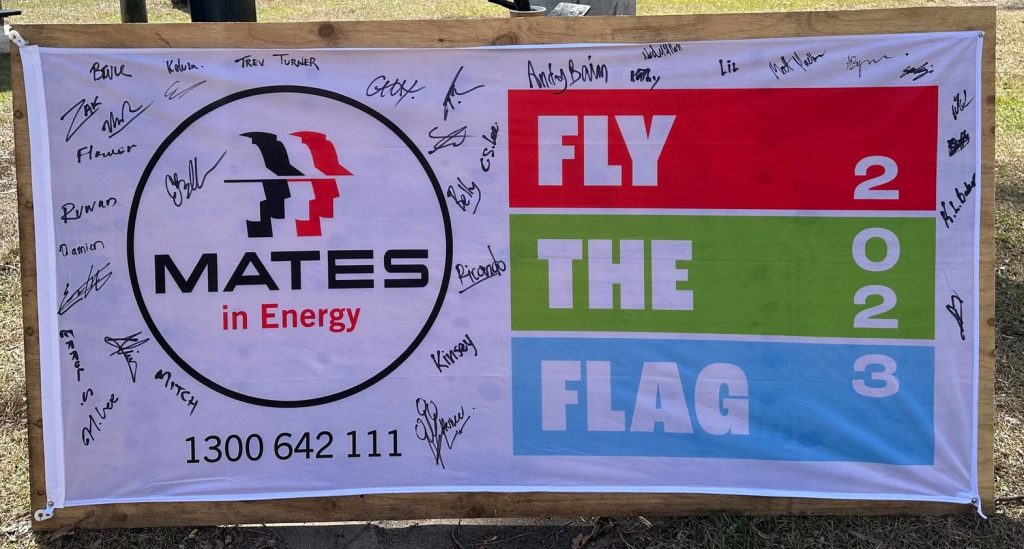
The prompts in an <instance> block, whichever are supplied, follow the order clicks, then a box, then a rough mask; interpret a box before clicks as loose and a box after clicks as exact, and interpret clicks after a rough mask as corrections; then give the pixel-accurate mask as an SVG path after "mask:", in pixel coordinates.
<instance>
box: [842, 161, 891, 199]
mask: <svg viewBox="0 0 1024 549" xmlns="http://www.w3.org/2000/svg"><path fill="white" fill-rule="evenodd" d="M873 166H881V167H882V174H881V175H879V176H876V177H872V178H871V179H866V180H864V181H862V182H861V183H860V185H857V188H856V189H854V190H853V198H854V200H899V198H900V191H899V189H878V188H877V187H879V186H881V185H885V184H886V183H888V182H890V181H892V180H893V179H896V175H897V174H899V171H900V170H899V167H898V166H897V165H896V161H895V160H893V159H891V158H889V157H888V156H866V157H864V158H862V159H861V160H860V162H857V166H855V167H854V169H853V174H854V175H861V176H863V175H867V174H868V168H871V167H873Z"/></svg>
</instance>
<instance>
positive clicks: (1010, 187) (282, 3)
mask: <svg viewBox="0 0 1024 549" xmlns="http://www.w3.org/2000/svg"><path fill="white" fill-rule="evenodd" d="M950 3H958V4H988V3H992V2H991V1H986V2H978V1H967V2H938V1H928V0H924V1H904V2H896V1H891V0H867V1H860V0H855V1H814V0H789V1H785V0H766V1H762V2H759V1H757V0H638V11H639V13H640V14H642V15H651V14H678V13H713V12H737V11H745V12H750V11H782V10H793V11H795V10H808V9H852V8H866V7H894V6H910V5H918V6H919V5H946V4H950ZM996 3H997V4H998V5H999V7H1000V8H1001V9H1000V11H999V23H998V24H999V29H998V34H999V43H998V50H997V83H996V91H997V103H996V105H997V106H996V119H997V126H998V129H997V138H996V179H997V189H996V202H997V204H996V368H997V370H996V422H995V453H996V455H995V462H996V496H997V498H998V501H997V506H996V509H995V510H991V509H990V510H989V516H990V517H991V519H990V520H989V521H987V522H986V521H982V520H980V519H978V518H976V517H973V516H950V517H797V516H781V517H722V516H712V517H683V518H670V519H663V520H657V521H654V522H653V523H648V522H646V521H643V520H640V519H636V518H622V519H615V520H608V519H600V520H582V519H579V520H576V521H572V522H569V523H566V524H564V525H563V526H562V527H560V528H557V529H556V528H551V529H550V530H543V529H541V528H540V527H537V528H535V529H534V530H533V531H526V532H525V533H521V534H519V533H516V532H520V531H521V530H515V531H514V530H512V529H506V530H504V531H500V532H499V533H498V534H496V535H493V536H491V537H489V538H482V537H481V538H479V539H478V538H473V537H472V536H470V535H468V534H466V532H467V530H460V529H458V528H457V527H450V526H439V527H436V528H446V529H451V539H452V540H459V539H460V538H459V537H458V536H460V535H461V541H460V543H461V544H462V545H465V546H467V547H469V546H472V545H473V544H474V543H475V544H477V545H497V544H499V543H501V544H502V545H501V547H502V548H507V547H537V546H561V547H567V546H569V545H570V544H572V542H573V540H574V539H575V540H577V541H578V542H586V543H587V545H588V547H607V546H625V545H626V544H627V543H628V544H629V545H631V546H650V547H665V548H668V547H688V546H691V545H697V546H701V547H762V546H784V547H831V546H849V545H856V546H872V547H885V546H910V547H919V546H929V547H1014V546H1020V545H1021V540H1024V501H1022V499H1024V498H1021V497H1020V496H1022V495H1024V315H1021V311H1022V310H1024V2H1021V1H1019V0H998V1H996ZM257 5H258V13H259V17H260V20H261V21H309V20H330V19H339V20H345V19H348V20H356V19H384V18H387V19H437V18H466V17H491V16H501V15H503V13H502V10H501V9H500V8H497V7H495V6H493V5H491V4H488V3H486V2H484V0H447V1H445V2H440V1H436V2H412V1H408V0H406V1H399V0H377V1H373V2H370V1H366V0H333V1H330V0H315V1H314V0H306V1H301V2H300V1H296V0H258V1H257ZM5 7H7V8H16V9H22V10H23V11H24V12H25V13H24V15H23V16H21V17H19V18H18V19H16V20H14V21H15V22H16V23H72V22H89V23H114V22H118V20H119V11H118V2H117V1H116V0H22V1H14V0H8V1H7V2H6V5H5ZM149 17H150V21H153V22H185V21H187V20H188V16H187V15H186V14H184V13H182V12H181V11H178V10H175V9H173V8H171V7H170V2H169V0H149ZM9 79H10V76H9V59H8V56H6V55H5V56H0V494H2V496H0V546H5V547H26V546H56V547H104V548H105V547H151V546H152V547H222V546H224V545H230V546H232V547H234V546H242V547H271V546H279V545H281V544H284V541H285V540H284V539H283V538H282V537H281V534H282V533H283V532H284V530H283V529H264V528H236V527H229V528H199V529H189V528H185V529H182V528H158V529H146V530H108V531H88V532H69V531H60V532H57V533H54V534H43V535H39V536H36V535H33V534H32V533H31V532H30V530H29V524H30V522H29V521H30V519H29V499H28V459H27V443H26V439H27V436H26V432H25V422H26V419H25V418H26V416H25V403H24V397H23V395H24V393H25V381H24V372H23V362H24V349H23V347H22V332H21V297H20V296H21V293H20V262H19V259H18V253H19V251H18V241H17V219H16V209H15V205H16V197H15V193H14V188H15V182H14V155H13V149H14V147H13V135H12V130H11V118H12V117H11V94H10V91H9V90H10V81H9ZM385 526H386V525H381V524H378V525H374V526H373V527H371V528H372V531H371V534H373V538H372V539H374V540H376V541H377V542H378V543H380V544H381V545H391V546H394V544H396V543H398V544H401V543H402V542H401V540H400V536H398V535H397V534H395V533H394V532H393V531H391V530H388V529H387V528H385ZM359 528H362V530H359V532H363V531H364V530H365V529H366V528H367V527H365V526H360V527H359ZM419 528H424V529H426V528H434V527H428V526H420V527H419ZM339 531H341V532H345V530H339ZM422 532H427V530H422ZM460 532H461V534H460ZM350 534H351V533H349V534H344V533H342V534H337V533H335V534H333V535H335V536H344V535H350ZM538 536H539V537H538ZM344 539H345V540H346V541H354V540H347V538H344ZM359 539H363V538H359ZM447 539H448V538H447V533H446V537H445V538H444V540H445V541H447ZM396 540H399V541H396ZM339 541H341V540H339ZM325 543H326V542H325ZM406 543H407V544H412V545H416V544H422V543H424V542H423V538H422V537H421V538H416V537H413V538H412V539H411V541H410V540H406ZM448 544H449V545H452V543H451V542H448Z"/></svg>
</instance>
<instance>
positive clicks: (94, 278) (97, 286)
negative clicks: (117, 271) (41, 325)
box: [57, 263, 114, 315]
mask: <svg viewBox="0 0 1024 549" xmlns="http://www.w3.org/2000/svg"><path fill="white" fill-rule="evenodd" d="M107 267H110V263H107V264H106V265H104V266H102V267H100V268H99V269H96V267H95V266H91V265H90V266H89V276H88V278H86V279H85V282H83V283H82V285H81V286H79V287H78V288H77V289H75V291H73V292H71V293H70V294H69V293H68V290H69V289H70V288H71V284H65V285H64V295H63V296H62V297H61V299H60V306H59V307H57V314H58V315H62V314H64V313H66V312H68V311H70V310H71V308H72V307H74V306H75V305H77V304H78V303H80V302H81V301H82V300H84V299H85V298H87V297H89V294H90V293H92V291H93V290H96V291H97V292H98V291H100V290H101V289H102V288H103V286H104V285H106V283H107V281H108V280H110V277H112V276H114V273H104V272H103V271H105V270H106V269H107Z"/></svg>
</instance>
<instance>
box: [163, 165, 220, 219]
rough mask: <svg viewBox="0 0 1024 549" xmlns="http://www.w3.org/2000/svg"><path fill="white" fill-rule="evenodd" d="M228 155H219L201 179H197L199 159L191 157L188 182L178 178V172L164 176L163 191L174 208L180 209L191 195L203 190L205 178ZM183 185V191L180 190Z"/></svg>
mask: <svg viewBox="0 0 1024 549" xmlns="http://www.w3.org/2000/svg"><path fill="white" fill-rule="evenodd" d="M226 154H228V151H224V152H223V153H221V155H220V158H218V159H217V161H216V162H214V163H213V167H211V168H210V169H209V170H206V173H204V174H203V178H202V179H199V157H195V156H194V157H192V160H189V161H188V181H185V180H184V179H182V178H181V177H179V176H178V172H174V173H173V174H170V175H165V176H164V189H165V190H167V196H169V197H171V202H173V203H174V205H175V206H177V207H179V208H180V207H181V205H182V204H183V203H184V201H185V200H188V199H189V198H192V193H194V192H195V191H198V190H199V189H202V188H203V185H205V184H206V178H207V177H209V176H210V174H211V173H212V172H213V170H216V169H217V166H219V165H220V161H221V160H224V155H226ZM182 185H184V191H183V190H182Z"/></svg>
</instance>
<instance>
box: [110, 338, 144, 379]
mask: <svg viewBox="0 0 1024 549" xmlns="http://www.w3.org/2000/svg"><path fill="white" fill-rule="evenodd" d="M141 333H142V332H135V333H134V334H132V335H130V336H127V337H110V336H107V337H105V338H103V342H104V343H106V344H107V345H110V346H111V347H113V348H114V349H115V351H114V352H113V353H110V356H114V355H121V356H123V357H124V361H125V363H127V364H128V373H129V374H131V376H132V383H135V377H136V374H138V372H139V364H138V363H137V362H135V357H133V356H132V355H133V354H134V353H135V350H134V349H136V348H138V347H140V346H142V345H143V344H144V343H146V342H147V341H149V338H148V337H147V338H146V339H142V340H140V339H139V334H141Z"/></svg>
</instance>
